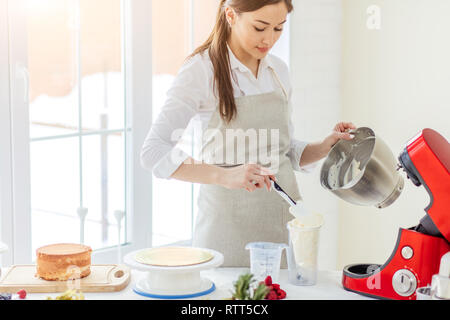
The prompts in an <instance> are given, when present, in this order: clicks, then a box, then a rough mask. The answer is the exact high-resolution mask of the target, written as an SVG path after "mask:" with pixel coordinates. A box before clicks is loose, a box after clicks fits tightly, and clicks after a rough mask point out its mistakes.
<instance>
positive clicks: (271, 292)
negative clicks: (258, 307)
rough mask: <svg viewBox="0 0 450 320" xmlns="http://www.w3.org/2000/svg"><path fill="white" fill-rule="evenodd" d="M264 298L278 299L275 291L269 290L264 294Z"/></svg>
mask: <svg viewBox="0 0 450 320" xmlns="http://www.w3.org/2000/svg"><path fill="white" fill-rule="evenodd" d="M266 300H278V296H277V294H276V292H275V291H270V292H269V294H268V295H267V296H266Z"/></svg>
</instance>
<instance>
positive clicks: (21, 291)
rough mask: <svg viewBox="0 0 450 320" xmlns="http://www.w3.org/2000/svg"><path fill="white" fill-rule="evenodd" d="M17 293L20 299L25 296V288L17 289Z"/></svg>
mask: <svg viewBox="0 0 450 320" xmlns="http://www.w3.org/2000/svg"><path fill="white" fill-rule="evenodd" d="M17 294H18V295H19V298H20V299H25V298H26V296H27V292H26V291H25V290H23V289H22V290H20V291H18V292H17Z"/></svg>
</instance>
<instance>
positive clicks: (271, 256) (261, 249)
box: [245, 242, 288, 282]
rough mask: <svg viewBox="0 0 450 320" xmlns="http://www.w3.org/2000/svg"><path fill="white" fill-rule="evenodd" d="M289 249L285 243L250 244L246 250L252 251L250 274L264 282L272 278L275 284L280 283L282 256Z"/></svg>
mask: <svg viewBox="0 0 450 320" xmlns="http://www.w3.org/2000/svg"><path fill="white" fill-rule="evenodd" d="M286 248H288V245H287V244H284V243H273V242H250V243H248V244H247V245H246V246H245V249H247V250H250V272H251V273H252V274H253V275H254V277H255V278H256V279H257V280H260V281H262V280H264V279H265V278H266V277H267V276H271V277H272V280H273V281H274V282H276V281H278V275H279V273H280V264H281V254H282V252H283V249H286Z"/></svg>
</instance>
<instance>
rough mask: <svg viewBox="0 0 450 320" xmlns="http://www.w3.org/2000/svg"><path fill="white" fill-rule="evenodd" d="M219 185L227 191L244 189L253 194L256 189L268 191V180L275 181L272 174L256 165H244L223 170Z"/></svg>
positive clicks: (269, 186) (269, 184)
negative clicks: (265, 188)
mask: <svg viewBox="0 0 450 320" xmlns="http://www.w3.org/2000/svg"><path fill="white" fill-rule="evenodd" d="M224 173H225V174H224V176H223V177H222V183H221V185H222V186H223V187H225V188H227V189H246V190H247V191H249V192H253V191H255V190H256V189H261V188H264V186H266V187H267V190H269V191H270V188H271V183H270V178H272V180H274V181H276V178H275V175H273V174H272V172H271V171H270V170H269V169H267V168H265V167H263V166H261V165H258V164H244V165H241V166H238V167H234V168H227V169H225V170H224Z"/></svg>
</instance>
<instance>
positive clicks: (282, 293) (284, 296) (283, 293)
mask: <svg viewBox="0 0 450 320" xmlns="http://www.w3.org/2000/svg"><path fill="white" fill-rule="evenodd" d="M284 298H286V291H284V290H282V289H280V294H279V295H278V299H284Z"/></svg>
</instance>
